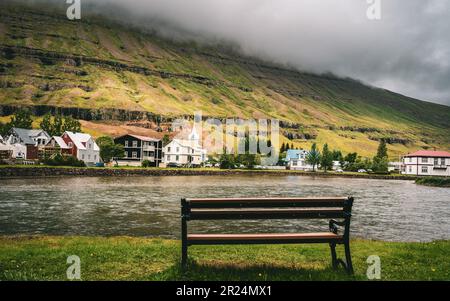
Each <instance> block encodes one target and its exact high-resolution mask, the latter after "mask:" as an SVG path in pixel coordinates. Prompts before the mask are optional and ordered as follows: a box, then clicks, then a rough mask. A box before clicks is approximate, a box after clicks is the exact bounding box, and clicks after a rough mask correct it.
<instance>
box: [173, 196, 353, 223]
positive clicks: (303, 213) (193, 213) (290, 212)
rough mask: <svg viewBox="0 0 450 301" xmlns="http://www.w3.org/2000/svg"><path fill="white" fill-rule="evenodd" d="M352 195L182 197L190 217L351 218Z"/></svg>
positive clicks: (209, 218) (182, 203) (186, 212)
mask: <svg viewBox="0 0 450 301" xmlns="http://www.w3.org/2000/svg"><path fill="white" fill-rule="evenodd" d="M352 206H353V198H352V197H310V198H292V197H289V198H280V197H269V198H196V199H182V200H181V214H182V216H183V217H184V218H185V219H186V220H219V219H303V218H304V219H306V218H315V219H317V218H319V219H320V218H324V219H325V218H326V219H331V218H350V216H351V211H352Z"/></svg>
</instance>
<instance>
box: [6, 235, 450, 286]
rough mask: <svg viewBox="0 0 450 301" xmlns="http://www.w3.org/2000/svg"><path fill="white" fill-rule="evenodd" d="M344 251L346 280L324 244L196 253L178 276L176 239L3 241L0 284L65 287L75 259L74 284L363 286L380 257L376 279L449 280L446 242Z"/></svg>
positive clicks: (365, 245)
mask: <svg viewBox="0 0 450 301" xmlns="http://www.w3.org/2000/svg"><path fill="white" fill-rule="evenodd" d="M351 248H352V255H353V262H354V266H355V275H354V276H347V275H346V274H345V272H344V271H343V270H342V269H339V270H338V271H335V270H333V269H332V268H331V266H330V252H329V247H328V246H327V245H265V246H264V245H263V246H196V247H191V248H190V250H189V252H190V259H191V262H190V266H189V268H188V271H187V272H185V273H183V272H182V271H181V270H180V267H179V264H178V262H179V256H180V242H179V241H176V240H164V239H145V238H130V237H111V238H100V237H6V236H3V237H0V280H65V279H66V269H67V268H68V266H69V265H68V264H67V263H66V260H67V257H68V256H69V255H77V256H79V257H80V259H81V278H82V280H366V279H367V278H366V270H367V267H368V264H367V263H366V260H367V257H368V256H370V255H378V256H380V258H381V269H382V271H381V277H382V279H383V280H450V261H449V260H448V254H450V241H439V242H431V243H392V242H381V241H367V240H354V241H352V244H351ZM339 255H341V256H342V250H341V248H339Z"/></svg>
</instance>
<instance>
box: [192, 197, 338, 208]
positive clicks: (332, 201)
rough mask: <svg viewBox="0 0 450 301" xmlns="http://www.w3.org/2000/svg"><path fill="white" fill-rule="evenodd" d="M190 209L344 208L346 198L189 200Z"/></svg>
mask: <svg viewBox="0 0 450 301" xmlns="http://www.w3.org/2000/svg"><path fill="white" fill-rule="evenodd" d="M186 201H187V202H188V203H189V206H190V208H255V207H266V208H268V207H342V206H344V204H345V202H346V201H347V198H345V197H310V198H292V197H291V198H289V197H287V198H284V197H283V198H282V197H270V198H201V199H187V200H186Z"/></svg>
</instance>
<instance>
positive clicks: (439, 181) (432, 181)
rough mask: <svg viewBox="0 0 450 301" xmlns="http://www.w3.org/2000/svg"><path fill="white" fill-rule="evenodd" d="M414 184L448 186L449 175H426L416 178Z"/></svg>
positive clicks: (449, 181) (449, 185)
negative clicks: (445, 176)
mask: <svg viewBox="0 0 450 301" xmlns="http://www.w3.org/2000/svg"><path fill="white" fill-rule="evenodd" d="M416 184H419V185H425V186H434V187H450V177H447V178H443V177H426V178H420V179H417V180H416Z"/></svg>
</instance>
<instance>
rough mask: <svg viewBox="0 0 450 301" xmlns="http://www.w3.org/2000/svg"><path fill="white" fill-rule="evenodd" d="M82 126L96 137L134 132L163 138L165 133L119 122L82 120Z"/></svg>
mask: <svg viewBox="0 0 450 301" xmlns="http://www.w3.org/2000/svg"><path fill="white" fill-rule="evenodd" d="M80 123H81V126H82V127H83V129H84V130H86V131H88V132H90V133H91V134H92V135H93V136H94V137H95V138H98V137H100V136H102V135H108V136H111V137H119V136H122V135H125V134H134V135H140V136H148V137H154V138H162V137H164V135H165V134H168V133H161V132H157V131H156V130H154V129H147V128H143V127H139V126H132V125H127V124H125V123H119V122H108V123H99V122H92V121H85V120H80Z"/></svg>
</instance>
